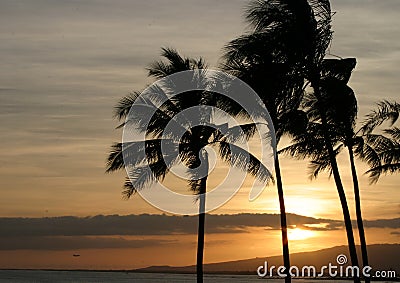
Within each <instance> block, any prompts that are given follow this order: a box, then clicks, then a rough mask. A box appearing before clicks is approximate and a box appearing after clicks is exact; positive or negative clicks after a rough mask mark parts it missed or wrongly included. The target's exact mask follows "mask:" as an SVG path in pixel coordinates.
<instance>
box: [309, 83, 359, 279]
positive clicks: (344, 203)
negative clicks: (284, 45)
mask: <svg viewBox="0 0 400 283" xmlns="http://www.w3.org/2000/svg"><path fill="white" fill-rule="evenodd" d="M318 78H319V77H318ZM312 87H313V89H314V94H315V96H316V98H317V99H318V102H319V103H318V104H319V112H320V115H321V123H322V131H323V136H324V140H325V145H326V147H327V150H328V155H329V160H330V163H331V166H332V174H333V178H334V180H335V184H336V188H337V191H338V194H339V199H340V204H341V206H342V211H343V219H344V225H345V227H346V234H347V242H348V246H349V253H350V259H351V264H352V266H359V265H358V258H357V251H356V244H355V242H354V235H353V226H352V224H351V217H350V212H349V207H348V205H347V199H346V194H345V192H344V187H343V183H342V180H341V178H340V173H339V168H338V165H337V161H336V155H335V152H334V150H333V146H332V143H331V138H330V136H329V132H328V123H327V117H326V112H325V109H324V108H325V107H324V106H323V102H322V95H321V92H320V86H319V79H317V80H315V81H313V82H312ZM354 282H355V283H359V282H361V281H360V278H359V277H354Z"/></svg>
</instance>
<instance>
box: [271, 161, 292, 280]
mask: <svg viewBox="0 0 400 283" xmlns="http://www.w3.org/2000/svg"><path fill="white" fill-rule="evenodd" d="M275 175H276V185H277V189H278V197H279V208H280V213H281V231H282V251H283V265H284V266H285V273H286V277H285V283H290V282H291V281H292V279H291V277H290V273H289V271H290V257H289V241H288V236H287V223H286V209H285V199H284V197H283V184H282V175H281V168H280V165H279V158H278V155H277V156H276V158H275Z"/></svg>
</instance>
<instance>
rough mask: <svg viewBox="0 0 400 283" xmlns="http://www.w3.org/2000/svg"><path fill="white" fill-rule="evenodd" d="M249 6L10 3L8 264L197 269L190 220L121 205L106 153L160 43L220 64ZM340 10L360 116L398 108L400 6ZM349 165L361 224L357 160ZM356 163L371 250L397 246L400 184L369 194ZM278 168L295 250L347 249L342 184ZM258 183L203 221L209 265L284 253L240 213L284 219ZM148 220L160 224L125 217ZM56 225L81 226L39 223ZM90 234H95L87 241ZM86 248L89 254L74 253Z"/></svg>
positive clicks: (0, 114)
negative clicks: (382, 104)
mask: <svg viewBox="0 0 400 283" xmlns="http://www.w3.org/2000/svg"><path fill="white" fill-rule="evenodd" d="M246 3H247V1H239V0H218V1H211V0H205V1H195V0H189V1H183V0H179V1H178V0H169V1H163V0H147V1H140V0H137V1H128V0H115V1H108V0H79V1H75V0H71V1H53V0H35V1H31V0H0V42H1V45H0V58H1V66H0V131H1V139H0V146H1V148H2V153H1V154H0V217H2V218H0V225H1V226H2V229H0V268H2V267H33V268H37V267H40V268H116V269H118V268H135V267H142V266H147V265H158V264H160V265H161V264H163V265H164V264H169V265H186V264H193V263H194V262H195V247H196V227H197V226H196V225H197V224H196V221H195V219H194V218H188V219H186V220H182V218H179V217H175V216H166V215H162V213H163V212H162V211H160V210H157V209H156V208H154V207H152V206H151V205H149V204H147V203H146V202H145V201H143V200H142V199H141V198H140V196H135V197H133V198H132V199H131V200H129V201H125V200H123V199H122V196H121V186H122V183H123V181H124V173H123V172H121V173H116V174H105V173H104V171H105V159H106V156H107V152H108V150H109V146H110V145H111V143H112V142H114V141H120V140H121V132H120V131H117V130H114V128H115V126H116V125H117V123H116V121H114V120H113V119H112V110H113V106H114V105H115V104H116V102H117V101H118V99H119V98H121V97H122V96H124V95H127V94H128V93H129V92H131V91H135V90H142V89H143V88H144V87H145V86H146V85H147V84H148V83H150V82H151V80H150V79H148V78H147V77H146V75H147V73H146V70H145V68H146V67H147V66H148V64H149V63H151V62H152V61H154V60H158V59H159V54H160V48H161V47H174V48H177V49H178V50H179V51H180V52H181V53H182V54H185V55H187V56H193V57H199V56H202V57H204V58H205V59H206V61H207V62H208V63H209V66H210V67H214V68H217V66H218V58H219V57H220V55H221V53H222V48H223V46H224V44H226V43H227V42H228V41H229V40H230V39H233V38H235V37H236V36H238V35H240V34H242V33H243V32H244V31H245V30H246V28H247V27H246V23H245V22H244V21H243V17H242V14H243V10H244V7H245V5H246ZM332 8H333V10H334V11H336V12H337V13H336V14H335V16H334V18H333V29H334V31H335V33H334V38H333V43H332V46H331V48H330V53H331V54H334V55H338V56H341V57H356V58H357V62H358V64H357V67H356V69H355V71H354V73H353V75H352V79H351V81H350V85H351V87H352V88H353V89H354V90H355V92H356V94H357V98H358V102H359V117H360V121H361V120H362V118H363V117H364V115H365V114H366V113H367V112H368V111H369V110H371V109H373V108H374V103H375V102H376V101H378V100H382V99H389V100H397V101H400V99H399V94H398V93H399V90H400V80H399V73H400V37H399V28H398V27H399V26H400V19H399V17H398V11H399V10H400V2H399V1H398V0H385V1H382V0H374V1H373V0H351V1H349V0H332ZM339 162H340V163H339V164H340V168H341V172H342V176H343V181H344V184H345V186H346V191H347V195H348V199H349V205H350V208H351V213H352V216H353V219H354V204H353V199H352V194H351V191H352V185H351V178H350V175H349V173H350V169H349V165H348V162H347V156H346V155H345V154H344V155H343V156H340V157H339ZM357 166H358V170H359V176H360V183H361V193H362V206H363V214H364V218H365V219H366V220H368V221H366V226H367V230H366V233H367V241H368V242H369V243H370V244H374V243H399V242H400V238H399V237H400V224H399V223H400V221H399V219H400V202H399V197H400V190H399V189H398V187H399V185H398V184H399V183H400V176H399V175H396V176H394V175H393V176H383V177H382V178H381V180H380V181H379V182H378V183H377V184H375V185H369V180H368V177H367V176H366V175H363V173H364V172H365V171H366V170H367V167H366V166H365V165H363V164H361V163H357ZM282 173H283V178H284V179H283V180H284V186H285V187H284V188H285V195H286V208H287V211H288V212H289V213H293V214H296V215H301V216H307V217H309V218H304V217H300V216H292V220H291V221H292V222H291V225H296V226H297V228H296V229H294V228H295V227H294V226H293V229H291V230H290V232H289V240H292V241H291V242H290V248H291V251H293V252H299V251H307V250H316V249H320V248H326V247H331V246H335V245H344V244H346V238H345V233H344V230H343V229H342V226H341V220H342V216H341V208H340V204H339V200H338V197H337V192H336V190H335V187H334V184H333V180H329V179H328V175H326V174H322V175H321V176H320V177H319V179H318V180H316V181H315V180H314V181H310V180H309V179H308V169H307V162H306V161H296V160H293V159H289V158H283V159H282ZM214 182H215V181H214ZM251 183H252V179H251V178H248V179H246V182H245V184H244V186H243V188H242V189H241V190H240V191H239V193H238V194H237V195H236V196H235V197H234V198H233V199H232V200H231V201H230V202H229V203H227V204H226V205H224V206H223V207H221V208H219V209H218V210H215V211H213V212H212V213H213V214H216V215H215V216H214V215H213V217H214V218H212V220H211V218H210V221H209V222H206V225H207V227H206V231H208V234H207V235H206V247H205V251H206V252H205V261H206V262H215V261H222V260H233V259H242V258H251V257H256V256H270V255H278V254H280V253H281V250H280V243H279V241H280V238H279V233H280V232H279V227H278V226H277V224H276V219H277V218H276V217H275V218H274V217H271V219H270V218H269V217H270V216H268V215H264V216H263V215H253V216H252V217H249V219H252V220H243V219H242V218H241V217H240V216H238V215H237V214H239V213H252V214H274V213H278V212H279V209H278V208H279V206H278V200H277V195H276V190H275V188H274V187H273V186H271V187H268V188H266V190H265V191H264V192H263V193H262V194H261V196H260V197H259V198H258V199H257V200H255V201H253V202H249V201H248V194H249V187H250V185H251ZM209 184H210V186H215V185H216V184H215V183H213V180H212V179H210V180H209ZM144 213H147V214H157V215H156V216H152V217H153V218H151V219H150V220H149V219H147V218H146V217H150V216H130V217H131V218H124V217H123V216H126V215H140V214H144ZM217 214H218V215H219V216H218V215H217ZM221 214H224V215H225V216H221ZM97 215H113V216H107V217H109V218H107V217H99V216H98V217H94V216H97ZM60 216H71V217H70V218H51V219H50V220H49V219H47V220H46V219H40V218H44V217H60ZM22 217H23V218H25V219H22ZM87 217H94V218H87ZM263 217H266V218H265V219H264V218H263ZM33 218H35V219H33ZM320 218H321V219H320ZM85 219H86V220H85ZM84 220H85V221H87V222H82V221H84ZM206 221H208V220H206ZM226 221H228V222H229V223H230V225H227V224H226ZM129 223H132V224H129ZM263 223H264V224H263ZM86 225H88V227H92V230H87V231H88V232H82V231H85V230H84V229H83V228H84V227H86ZM130 225H132V226H130ZM310 225H311V226H310ZM110 226H111V227H112V229H111V228H110ZM3 227H5V228H6V229H3ZM52 227H58V228H57V229H56V228H54V230H53V229H52ZM159 227H161V228H162V229H161V230H160V229H158V228H159ZM63 229H64V230H63ZM355 232H357V231H355ZM78 252H79V253H80V254H82V257H80V258H79V259H77V258H73V257H72V254H73V253H78ZM171 252H173V253H174V256H171V255H170V253H171ZM175 255H176V256H175Z"/></svg>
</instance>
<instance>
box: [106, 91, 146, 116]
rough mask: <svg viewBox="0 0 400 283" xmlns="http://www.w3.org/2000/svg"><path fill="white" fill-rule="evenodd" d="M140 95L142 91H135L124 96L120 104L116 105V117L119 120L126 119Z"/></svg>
mask: <svg viewBox="0 0 400 283" xmlns="http://www.w3.org/2000/svg"><path fill="white" fill-rule="evenodd" d="M139 96H140V92H133V93H130V94H129V95H127V96H124V97H123V98H122V99H121V100H120V101H119V102H118V104H117V105H116V106H115V107H114V114H113V116H114V118H116V119H118V120H122V119H125V118H126V117H127V116H128V114H129V111H130V109H131V107H132V105H133V104H134V103H135V101H136V99H137V98H138V97H139Z"/></svg>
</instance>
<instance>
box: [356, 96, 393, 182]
mask: <svg viewBox="0 0 400 283" xmlns="http://www.w3.org/2000/svg"><path fill="white" fill-rule="evenodd" d="M399 115H400V104H399V103H397V102H395V101H394V102H390V101H387V100H383V101H380V102H379V103H378V107H377V109H375V110H373V111H372V112H371V113H369V114H368V115H367V117H366V119H365V121H364V123H363V126H362V128H361V132H362V133H363V136H365V137H366V139H367V142H368V143H369V144H370V146H371V147H372V148H373V150H374V151H375V152H376V154H377V155H373V156H371V157H370V159H371V161H373V162H371V164H372V168H371V169H370V170H368V171H367V173H369V174H370V179H371V183H376V182H377V181H378V180H379V177H380V176H381V175H382V174H387V173H390V174H394V173H398V172H400V129H399V128H398V127H395V126H394V124H395V123H396V121H397V120H398V118H399ZM384 122H389V128H385V129H383V131H382V134H376V133H375V132H374V131H375V130H376V129H377V128H378V127H379V126H381V125H382V124H383V123H384ZM367 157H368V156H367Z"/></svg>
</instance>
